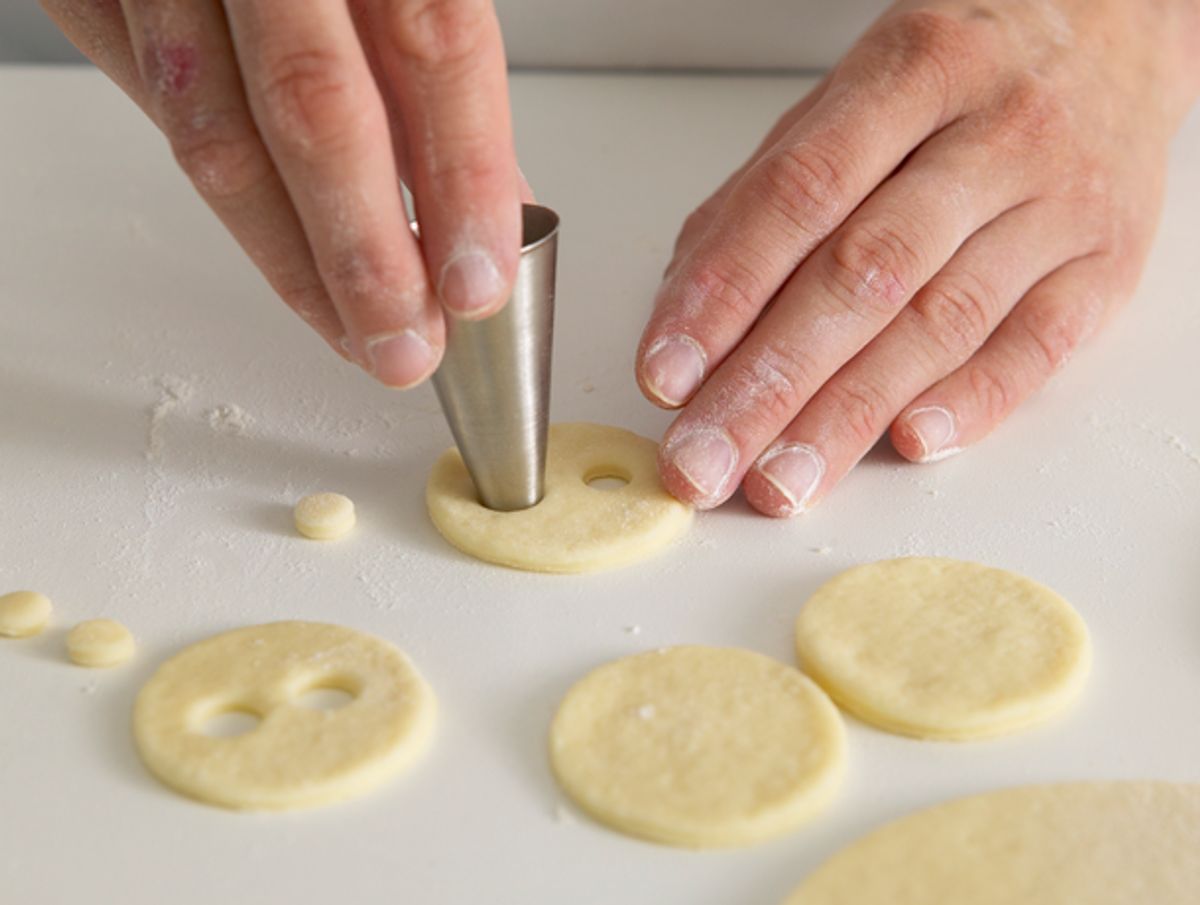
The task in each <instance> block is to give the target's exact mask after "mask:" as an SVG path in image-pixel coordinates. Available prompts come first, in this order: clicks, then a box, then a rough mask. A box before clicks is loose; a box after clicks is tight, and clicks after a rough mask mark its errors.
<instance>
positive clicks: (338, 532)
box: [292, 493, 355, 540]
mask: <svg viewBox="0 0 1200 905" xmlns="http://www.w3.org/2000/svg"><path fill="white" fill-rule="evenodd" d="M292 517H293V518H294V519H295V522H296V530H297V531H299V532H300V533H301V534H303V535H304V536H305V537H311V538H312V539H313V540H334V539H335V538H339V537H341V536H342V535H343V534H346V533H347V532H348V531H349V530H350V529H351V528H353V527H354V522H355V516H354V502H353V501H352V500H351V499H350V498H349V497H345V496H342V495H341V494H340V493H314V494H310V495H309V496H306V497H304V499H302V500H301V501H300V502H299V503H297V504H296V507H295V508H294V509H293V510H292Z"/></svg>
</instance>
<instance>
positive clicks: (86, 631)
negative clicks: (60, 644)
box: [67, 619, 137, 668]
mask: <svg viewBox="0 0 1200 905" xmlns="http://www.w3.org/2000/svg"><path fill="white" fill-rule="evenodd" d="M136 648H137V644H136V643H135V642H134V640H133V635H132V634H131V633H130V631H129V629H127V628H126V627H125V626H123V625H122V624H121V623H119V622H115V621H113V620H112V619H89V620H88V621H87V622H81V623H79V624H78V625H77V626H75V627H74V628H73V629H71V631H69V632H67V656H68V657H70V658H71V662H72V663H75V664H77V665H79V666H90V667H93V668H107V667H109V666H120V665H121V664H122V663H124V662H125V661H126V660H128V659H129V658H130V657H132V656H133V652H134V650H136Z"/></svg>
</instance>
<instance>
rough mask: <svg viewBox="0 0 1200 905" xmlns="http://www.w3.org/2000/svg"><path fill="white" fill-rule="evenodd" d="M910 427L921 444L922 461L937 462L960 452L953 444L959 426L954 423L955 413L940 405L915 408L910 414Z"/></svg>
mask: <svg viewBox="0 0 1200 905" xmlns="http://www.w3.org/2000/svg"><path fill="white" fill-rule="evenodd" d="M907 420H908V427H909V429H910V430H911V431H912V432H913V436H915V437H916V438H917V441H918V442H919V443H920V444H921V450H922V451H921V458H920V461H922V462H936V461H938V460H939V459H944V458H946V457H947V456H952V455H954V454H955V453H956V452H959V450H960V448H959V447H957V446H953V445H952V443H953V441H954V436H955V434H957V433H958V427H957V426H956V425H955V423H954V414H953V413H952V412H951V411H950V410H949V409H947V408H943V407H942V406H940V405H927V406H924V407H923V408H919V409H913V410H912V411H911V412H910V413H909V415H908V419H907Z"/></svg>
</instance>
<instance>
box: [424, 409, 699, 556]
mask: <svg viewBox="0 0 1200 905" xmlns="http://www.w3.org/2000/svg"><path fill="white" fill-rule="evenodd" d="M657 451H658V445H657V444H656V443H654V441H652V440H647V439H646V438H645V437H639V436H638V435H637V434H634V433H631V432H629V431H627V430H622V429H621V428H617V427H608V426H605V425H600V424H585V423H574V424H555V425H551V427H550V432H549V438H548V442H547V450H546V493H545V496H544V497H543V499H542V501H541V502H540V503H538V504H537V505H535V506H531V507H530V508H528V509H522V510H518V511H515V512H496V511H494V510H491V509H488V508H487V507H486V506H484V505H483V504H482V503H480V502H479V501H478V499H477V497H476V494H475V486H474V484H472V482H471V476H470V475H469V474H468V473H467V468H466V466H465V465H464V464H463V460H462V457H461V456H460V455H459V453H458V450H456V449H450V450H448V451H447V452H446V453H445V454H443V455H442V457H441V458H440V459H438V461H437V463H436V464H435V465H434V466H433V471H432V472H431V474H430V476H429V484H428V487H427V489H426V494H425V499H426V503H427V505H428V507H429V515H430V518H432V519H433V524H434V526H435V527H436V528H437V530H438V531H439V532H441V534H442V536H443V537H445V538H446V540H448V541H449V542H450V543H451V544H453V545H454V546H455V547H458V549H460V550H462V551H463V552H464V553H467V554H469V555H471V556H474V557H476V558H477V559H482V560H485V561H486V562H492V563H498V564H499V565H503V566H509V567H511V568H514V569H525V570H528V571H532V572H590V571H595V570H599V569H609V568H613V567H616V566H622V565H626V564H628V563H631V562H634V561H636V560H640V559H645V558H647V557H649V556H651V555H653V554H654V553H656V552H658V551H659V550H661V549H662V548H663V547H665V546H667V545H668V544H669V543H671V542H672V541H673V540H675V539H676V538H678V537H679V536H680V535H682V534H683V533H684V532H685V531H686V530H687V528H688V526H689V525H690V524H691V520H692V510H691V507H689V506H687V505H685V504H683V503H681V502H679V501H678V500H676V499H675V498H674V497H673V496H671V495H670V494H669V493H668V492H667V491H666V490H665V489H664V488H663V486H662V482H661V481H660V480H659V477H658V464H657ZM605 477H616V478H619V479H621V480H623V481H625V482H627V483H626V484H625V485H624V486H622V487H619V488H616V489H613V490H607V489H598V488H595V487H591V486H589V484H588V482H589V481H593V480H595V479H597V478H605Z"/></svg>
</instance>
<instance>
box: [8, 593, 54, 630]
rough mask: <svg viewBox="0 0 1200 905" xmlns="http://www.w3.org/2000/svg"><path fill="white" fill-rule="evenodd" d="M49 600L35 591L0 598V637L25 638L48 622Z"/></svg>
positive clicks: (50, 607)
mask: <svg viewBox="0 0 1200 905" xmlns="http://www.w3.org/2000/svg"><path fill="white" fill-rule="evenodd" d="M52 609H54V607H53V606H51V604H50V598H49V597H47V596H46V595H45V594H39V593H38V592H37V591H13V592H12V593H11V594H4V595H3V596H0V635H3V636H4V637H6V638H27V637H29V636H30V635H36V634H37V633H38V632H40V631H41V630H42V629H44V628H45V627H46V624H47V623H48V622H49V621H50V611H51V610H52Z"/></svg>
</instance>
